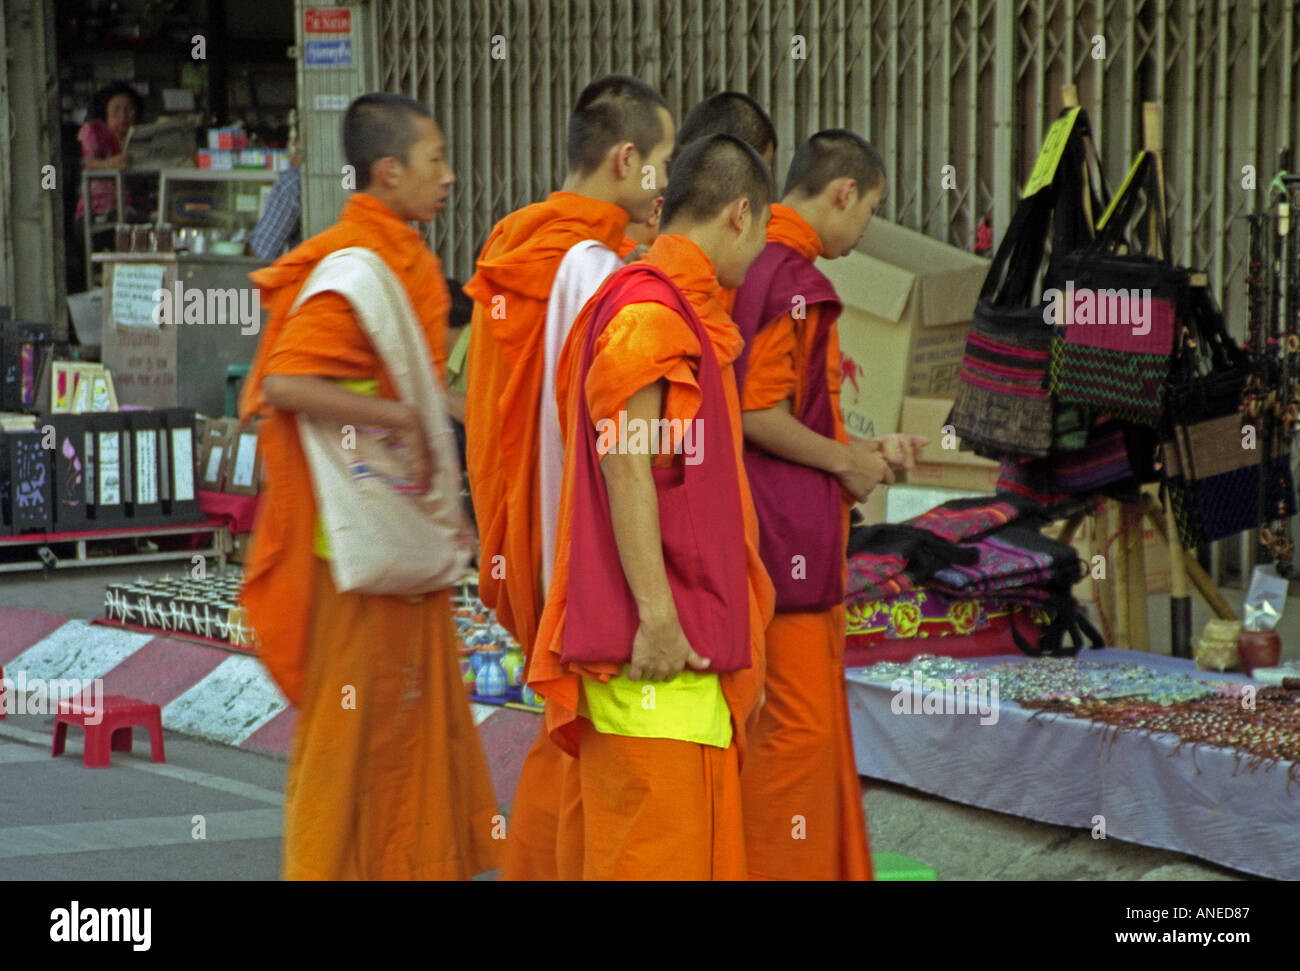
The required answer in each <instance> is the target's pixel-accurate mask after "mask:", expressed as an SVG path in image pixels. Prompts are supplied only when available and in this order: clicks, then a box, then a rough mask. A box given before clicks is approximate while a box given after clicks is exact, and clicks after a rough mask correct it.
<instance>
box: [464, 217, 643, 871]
mask: <svg viewBox="0 0 1300 971" xmlns="http://www.w3.org/2000/svg"><path fill="white" fill-rule="evenodd" d="M626 226H627V212H626V211H625V210H623V209H620V208H619V207H618V206H615V205H613V204H612V203H608V202H603V201H601V200H599V199H592V198H589V197H587V196H581V195H577V194H576V193H573V192H553V193H551V194H550V196H548V197H547V198H546V200H545V201H543V202H539V203H535V204H533V205H531V206H525V207H524V208H523V209H520V210H518V211H517V212H513V213H511V214H510V215H508V216H506V217H505V218H504V219H502V220H501V221H500V222H499V223H497V224H496V226H495V227H494V228H493V230H492V233H491V235H490V236H489V237H488V240H487V242H486V243H485V244H484V246H483V252H482V253H481V254H480V255H479V259H478V268H477V272H476V273H475V274H474V276H473V277H471V278H470V280H469V282H468V283H466V284H465V293H466V294H468V295H469V296H470V298H471V299H473V301H474V316H473V319H472V323H471V326H470V344H469V355H468V361H467V364H466V369H467V376H466V399H465V439H466V464H467V466H468V470H469V483H470V492H471V494H472V496H473V500H474V513H475V517H476V518H477V520H478V528H479V545H480V553H479V596H480V597H481V598H482V599H483V602H484V603H485V604H487V605H488V606H489V607H492V608H494V609H495V610H496V614H497V619H498V620H499V621H500V622H501V623H502V625H504V626H505V628H506V629H507V630H509V631H510V633H511V634H513V635H514V637H515V639H516V640H518V641H519V644H520V646H521V647H522V648H523V651H524V656H525V657H529V656H531V654H532V650H533V642H534V640H535V639H536V635H537V621H538V618H539V617H540V616H541V612H542V552H541V551H542V518H541V511H540V508H539V505H538V504H539V498H540V497H539V486H538V438H537V434H538V418H539V409H540V406H541V389H542V377H543V375H542V368H543V367H544V365H545V353H544V348H543V337H544V333H545V325H546V304H547V300H548V298H549V297H550V293H551V285H552V283H553V282H554V280H555V274H556V273H557V271H558V270H559V268H560V262H561V261H562V260H563V259H564V255H565V254H566V253H567V252H568V251H569V250H570V249H572V248H573V247H574V246H576V245H577V244H578V243H580V242H583V241H584V240H589V239H594V240H598V241H600V242H602V243H604V244H605V245H606V246H608V247H609V248H610V249H615V250H616V249H618V247H619V245H620V243H621V242H622V240H623V230H624V228H625V227H626ZM567 758H568V757H567V756H565V755H564V753H562V752H561V751H560V750H559V749H558V748H556V747H555V746H554V745H553V744H551V742H550V741H549V737H548V735H547V733H546V731H545V727H544V726H543V727H542V728H541V729H540V730H539V735H538V740H537V742H536V744H534V745H533V747H532V749H530V750H529V752H528V755H527V756H526V758H525V760H524V766H523V769H522V771H521V773H520V777H519V784H518V786H517V787H516V789H515V801H514V805H513V806H511V812H510V836H509V839H508V841H507V846H506V860H505V872H504V877H505V878H506V879H508V880H554V879H556V878H557V877H558V869H557V862H556V858H555V852H556V851H555V838H556V837H555V833H556V826H557V821H558V817H559V812H560V803H559V800H560V782H561V779H562V778H563V774H564V772H565V771H566V765H565V763H566V761H567Z"/></svg>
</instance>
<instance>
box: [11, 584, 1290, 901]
mask: <svg viewBox="0 0 1300 971" xmlns="http://www.w3.org/2000/svg"><path fill="white" fill-rule="evenodd" d="M176 570H177V567H176V566H175V565H173V566H170V567H168V566H166V565H149V566H145V567H139V566H132V567H117V568H115V567H96V568H90V569H80V570H75V571H73V570H69V571H59V572H57V573H54V574H51V575H33V574H17V575H15V574H8V575H4V576H0V664H2V665H4V667H5V668H6V674H7V675H9V676H13V675H14V674H15V672H17V671H18V670H26V671H27V672H28V677H33V678H34V677H48V678H54V677H82V678H94V677H102V678H104V682H105V693H113V694H130V695H132V696H133V697H139V698H145V699H147V700H150V701H154V702H155V703H157V704H159V705H160V706H161V707H162V709H163V723H164V730H165V737H166V746H167V761H166V763H163V764H155V763H153V762H152V761H150V759H149V748H148V744H147V740H146V735H145V733H144V732H143V730H140V729H137V730H136V733H135V751H133V752H115V753H113V766H112V768H110V769H107V770H89V769H85V768H84V767H83V766H82V765H81V740H80V732H78V731H76V730H75V729H74V730H73V731H72V732H70V733H69V739H68V747H67V751H66V752H65V753H64V755H62V756H61V757H59V758H51V756H50V754H49V752H50V749H49V745H50V738H51V733H52V729H53V719H52V716H50V715H44V714H21V715H11V716H10V717H9V718H7V719H5V720H2V721H0V820H3V825H0V879H6V878H8V879H60V880H85V879H131V880H135V879H139V880H168V879H205V880H208V879H211V880H218V879H232V880H240V879H242V880H265V879H274V878H275V877H276V876H277V874H278V872H279V846H280V822H281V814H282V802H283V796H282V793H283V784H284V771H285V762H286V759H287V753H288V748H289V744H290V742H291V739H292V733H293V717H294V716H293V711H292V709H290V708H288V707H287V706H286V705H285V702H284V699H283V698H282V697H280V695H279V692H278V691H276V690H275V688H274V686H273V685H272V684H271V683H270V681H269V680H268V679H267V678H266V675H265V673H264V671H262V669H261V668H260V665H258V663H257V662H256V660H255V659H253V658H251V657H249V656H248V655H246V654H243V653H241V652H238V651H234V650H229V651H227V650H223V649H221V648H218V647H214V646H207V645H199V644H194V643H192V642H187V641H182V640H176V639H173V638H168V637H162V636H160V637H152V636H150V635H147V634H137V633H134V632H130V631H122V630H118V629H113V628H106V627H101V626H98V625H92V624H89V623H88V621H89V620H91V619H93V618H95V617H98V616H101V615H102V613H103V598H104V590H105V588H106V586H107V585H108V584H109V583H110V582H114V581H119V580H130V579H134V578H136V577H160V576H164V575H168V574H173V575H174V574H175V572H176ZM1225 594H1226V595H1227V596H1228V599H1229V600H1230V601H1232V602H1233V604H1234V606H1235V607H1239V606H1240V601H1241V593H1240V591H1232V590H1228V591H1225ZM1167 603H1168V601H1167V598H1162V597H1160V596H1153V597H1152V598H1151V600H1150V616H1151V618H1152V640H1153V645H1152V646H1153V650H1155V651H1156V652H1161V651H1163V652H1165V653H1167V652H1168V632H1167V628H1166V627H1165V626H1164V625H1163V624H1162V623H1161V622H1160V621H1161V620H1162V619H1163V617H1164V616H1167V609H1168V608H1167ZM1207 617H1208V614H1207V612H1206V611H1205V608H1204V606H1203V605H1201V604H1199V603H1198V604H1197V605H1196V610H1195V626H1194V629H1195V630H1197V631H1199V629H1200V627H1201V626H1202V625H1203V624H1204V621H1205V620H1206V619H1207ZM1297 634H1300V607H1293V609H1292V610H1291V612H1290V613H1289V615H1288V616H1287V617H1285V618H1284V620H1283V627H1282V636H1283V641H1284V643H1285V644H1287V645H1288V648H1287V650H1286V651H1285V652H1284V656H1286V657H1294V656H1297V646H1300V636H1296V635H1297ZM20 666H21V667H20ZM473 710H474V714H475V720H476V723H477V724H478V730H479V735H480V739H481V741H482V742H483V745H484V751H485V753H486V754H487V756H488V760H489V766H490V768H491V771H492V775H493V781H494V784H495V785H496V789H497V795H498V798H499V799H500V800H501V803H502V805H503V807H506V808H507V810H508V807H509V804H510V802H511V801H512V799H513V791H514V783H515V780H516V779H517V776H518V771H519V766H520V764H522V760H523V756H524V753H525V752H526V751H527V748H528V745H529V744H531V742H532V740H533V738H534V736H535V733H536V730H537V728H536V726H537V720H536V718H537V716H535V715H533V714H531V713H528V712H522V711H517V710H513V709H504V708H495V707H492V706H484V705H475V706H473ZM863 782H864V787H863V799H864V806H865V811H866V814H867V821H868V826H869V828H870V831H871V842H872V849H873V851H875V852H878V853H901V854H904V855H906V856H908V857H910V858H912V859H915V860H919V861H921V862H923V863H925V864H926V865H928V866H929V867H931V868H932V869H934V870H935V871H936V872H937V874H938V877H939V879H941V880H989V879H997V880H1119V881H1127V880H1207V879H1209V880H1240V879H1251V878H1250V877H1248V876H1245V875H1243V874H1238V873H1234V872H1232V871H1228V870H1225V869H1223V868H1221V867H1218V866H1215V865H1213V864H1210V863H1206V862H1204V861H1200V860H1196V859H1193V858H1191V857H1187V856H1184V855H1182V854H1177V853H1170V852H1167V851H1164V850H1157V849H1151V848H1147V847H1142V846H1136V845H1132V844H1126V843H1122V842H1120V841H1118V840H1115V839H1109V840H1094V839H1092V837H1091V835H1090V833H1089V831H1088V830H1085V829H1070V828H1066V827H1059V826H1051V825H1047V824H1043V823H1036V822H1031V821H1028V820H1024V819H1020V818H1018V817H1014V816H1008V815H1004V814H1001V813H995V812H988V811H985V810H980V809H975V808H972V807H969V806H964V805H962V804H960V803H957V802H952V801H949V800H946V799H942V798H938V797H935V796H930V795H927V794H925V793H921V792H917V791H914V790H910V789H907V788H904V787H901V786H894V785H889V784H885V783H880V782H878V781H874V780H863ZM218 843H219V844H221V846H220V847H219V848H218V847H217V846H216V845H215V844H218ZM486 876H487V877H488V878H490V877H491V876H492V875H490V874H489V875H486Z"/></svg>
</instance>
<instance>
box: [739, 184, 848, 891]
mask: <svg viewBox="0 0 1300 971" xmlns="http://www.w3.org/2000/svg"><path fill="white" fill-rule="evenodd" d="M767 238H768V241H769V242H778V243H782V244H784V245H786V246H789V247H790V248H792V249H794V250H795V251H797V252H798V253H800V254H802V255H803V256H804V257H805V258H807V259H809V260H813V259H815V258H816V257H818V256H820V255H821V252H822V245H821V240H820V239H819V238H818V237H817V234H816V233H815V232H814V231H813V229H812V227H811V226H809V225H808V223H807V222H806V221H804V219H803V218H802V217H800V216H799V215H798V213H796V212H795V211H794V210H792V209H790V208H788V207H786V206H783V205H779V204H777V205H773V206H772V220H771V222H770V223H768V229H767ZM820 312H821V311H820V308H819V307H809V308H808V311H807V316H806V317H805V319H803V320H795V319H794V318H793V317H792V316H791V315H789V314H787V315H785V316H784V317H782V318H781V319H780V320H778V321H775V322H774V323H772V324H769V325H768V326H767V327H765V328H764V329H763V330H762V331H760V332H759V335H758V337H757V338H756V339H755V340H754V341H753V343H752V345H751V347H750V357H749V367H748V370H747V371H746V375H745V387H744V389H743V392H742V400H743V404H744V407H745V409H746V410H755V409H764V408H770V407H773V406H774V405H776V404H778V403H779V402H781V401H783V400H784V399H786V398H788V397H793V398H794V410H795V413H796V414H797V413H798V411H799V409H800V407H801V406H802V404H803V394H804V384H805V381H806V375H807V373H808V367H809V366H810V364H811V363H812V362H811V361H810V355H811V354H812V348H813V343H814V341H815V339H816V334H817V327H818V323H819V319H820ZM824 366H825V368H826V375H827V381H828V387H829V389H830V395H831V411H832V414H833V415H834V420H835V438H836V439H837V440H838V441H841V442H844V441H848V436H847V434H846V432H845V429H844V416H843V412H842V411H841V410H840V383H841V382H840V354H839V341H838V338H837V335H836V333H835V329H834V328H832V330H831V336H830V340H829V342H828V344H827V351H826V362H825V365H824ZM849 508H850V504H849V503H848V502H846V503H845V506H844V509H843V529H844V533H843V535H847V531H848V521H849ZM844 641H845V612H844V605H843V604H839V605H836V606H835V607H832V608H831V609H830V610H825V611H818V612H805V613H778V614H776V615H775V616H774V617H773V618H772V623H771V624H770V625H769V626H768V628H767V682H766V685H765V689H766V703H765V704H764V706H763V710H762V711H761V712H760V714H759V718H758V726H757V728H756V729H755V730H754V733H753V736H752V739H751V741H752V745H753V750H752V753H751V755H750V758H749V760H748V761H747V762H746V763H745V769H744V772H743V773H742V774H741V783H742V785H743V791H744V805H745V850H746V858H747V860H748V862H749V875H750V877H751V879H759V878H765V879H780V880H869V879H871V854H870V851H869V848H868V843H867V830H866V821H865V819H864V817H863V813H862V785H861V783H860V781H859V779H858V773H857V767H856V764H855V762H854V759H853V738H852V734H851V732H850V727H849V714H848V702H847V698H846V695H845V685H844Z"/></svg>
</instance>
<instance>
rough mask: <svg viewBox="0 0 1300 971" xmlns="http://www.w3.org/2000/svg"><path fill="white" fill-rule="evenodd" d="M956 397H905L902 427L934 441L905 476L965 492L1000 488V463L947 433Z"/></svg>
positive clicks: (912, 482)
mask: <svg viewBox="0 0 1300 971" xmlns="http://www.w3.org/2000/svg"><path fill="white" fill-rule="evenodd" d="M950 411H952V401H951V400H950V399H948V398H904V399H903V406H902V408H901V417H900V418H899V423H898V430H899V431H900V432H902V433H904V434H908V435H924V436H926V437H927V438H929V439H930V444H929V445H927V446H926V447H925V448H924V449H922V450H921V454H920V457H919V461H918V462H917V464H916V468H915V469H913V470H912V471H911V472H909V473H907V475H906V476H905V481H906V482H907V483H908V485H923V486H930V487H931V488H937V489H959V490H962V491H965V492H974V493H992V492H996V491H997V482H998V463H997V462H994V461H993V460H992V459H986V458H982V457H981V456H979V455H976V454H975V453H974V452H963V451H962V450H961V449H959V448H958V447H957V445H958V444H959V439H958V438H957V437H956V436H955V435H946V434H944V431H943V429H944V426H945V425H946V424H947V422H948V413H949V412H950Z"/></svg>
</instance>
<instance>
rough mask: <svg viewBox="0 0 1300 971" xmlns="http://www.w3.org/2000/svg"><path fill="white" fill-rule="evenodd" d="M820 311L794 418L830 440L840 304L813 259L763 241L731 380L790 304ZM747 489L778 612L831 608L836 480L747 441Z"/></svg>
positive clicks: (837, 535)
mask: <svg viewBox="0 0 1300 971" xmlns="http://www.w3.org/2000/svg"><path fill="white" fill-rule="evenodd" d="M796 297H802V298H803V301H804V307H805V310H807V309H811V308H812V307H814V306H818V307H820V308H821V312H820V314H819V316H818V319H817V335H816V338H815V340H814V341H813V346H812V356H811V357H810V358H809V360H808V372H807V374H805V375H803V379H804V380H803V386H804V395H803V401H802V402H801V403H800V407H799V412H798V413H797V414H796V415H795V417H796V418H798V419H799V420H800V421H801V422H803V423H804V424H805V425H807V426H808V427H809V428H811V429H812V430H813V431H815V432H817V433H819V434H821V435H825V436H826V437H827V438H834V437H835V415H834V411H833V410H832V407H831V395H830V387H829V386H828V385H827V382H826V353H827V348H828V346H829V343H830V335H831V327H832V326H833V325H834V323H835V321H836V320H837V319H838V318H839V315H840V310H841V304H840V300H839V297H838V296H837V295H836V293H835V288H834V286H832V285H831V282H830V280H828V279H826V276H825V274H823V273H822V272H821V271H820V270H818V269H817V267H815V266H814V265H813V264H812V262H811V261H809V260H808V259H806V258H804V257H803V256H802V255H801V254H799V253H797V252H796V251H795V250H793V249H791V248H790V247H788V246H786V245H784V244H783V243H768V244H767V247H766V248H765V249H764V250H763V252H762V253H761V254H760V255H759V257H758V259H757V260H755V261H754V264H753V265H752V266H751V267H750V268H749V272H748V273H747V274H746V275H745V282H744V283H743V284H742V285H741V287H740V289H739V290H737V291H736V305H735V309H734V310H733V311H732V314H731V316H732V318H733V319H734V320H735V321H736V325H737V326H738V327H739V328H740V333H741V336H743V337H744V338H745V350H744V351H743V352H742V353H741V356H740V357H739V358H738V359H737V361H736V384H737V386H738V387H740V388H743V387H744V380H745V372H746V370H747V369H748V365H749V347H750V344H751V343H752V341H753V340H754V338H755V337H756V336H757V335H758V333H759V332H760V331H761V330H762V329H763V328H764V327H766V326H768V325H769V324H771V323H773V322H774V321H776V320H778V319H779V318H780V317H782V316H783V315H785V314H788V313H790V311H791V310H792V309H794V308H795V306H796V304H795V302H794V301H795V298H796ZM745 470H746V472H747V473H748V476H749V491H750V493H751V494H752V495H753V497H754V509H755V511H756V512H757V513H758V528H759V547H758V548H759V554H760V555H761V556H762V559H763V565H764V566H766V567H767V572H768V575H769V576H770V577H771V578H772V586H773V587H774V588H775V589H776V609H777V611H779V612H783V613H794V612H799V611H818V610H828V609H829V608H831V607H833V606H835V605H836V604H838V603H843V601H844V576H843V570H844V556H845V553H844V545H845V537H844V535H843V506H842V499H841V492H840V484H839V481H838V480H837V479H836V478H835V476H833V475H829V474H828V473H826V472H823V471H821V470H820V469H814V468H812V467H811V466H807V465H799V464H797V463H794V462H787V461H786V460H785V459H781V458H777V457H776V456H775V455H770V454H768V453H767V452H765V451H763V450H762V449H760V448H758V447H757V446H751V445H749V444H746V445H745Z"/></svg>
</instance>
